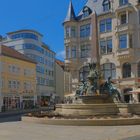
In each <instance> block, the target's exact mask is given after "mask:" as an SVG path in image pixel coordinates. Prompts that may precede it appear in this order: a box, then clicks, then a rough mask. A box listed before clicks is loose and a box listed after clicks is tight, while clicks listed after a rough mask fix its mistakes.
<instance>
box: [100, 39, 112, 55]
mask: <svg viewBox="0 0 140 140" xmlns="http://www.w3.org/2000/svg"><path fill="white" fill-rule="evenodd" d="M111 52H112V38H109V39H107V40H106V41H105V40H103V41H100V53H101V54H108V53H111Z"/></svg>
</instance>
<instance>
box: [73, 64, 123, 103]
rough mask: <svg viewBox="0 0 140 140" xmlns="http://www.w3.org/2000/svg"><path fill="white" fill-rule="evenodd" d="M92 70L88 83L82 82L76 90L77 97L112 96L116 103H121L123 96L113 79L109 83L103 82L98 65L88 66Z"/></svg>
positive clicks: (109, 79)
mask: <svg viewBox="0 0 140 140" xmlns="http://www.w3.org/2000/svg"><path fill="white" fill-rule="evenodd" d="M88 65H89V68H90V72H89V75H88V76H87V81H84V80H82V81H81V83H80V84H79V86H78V88H77V90H76V96H96V95H97V96H98V95H102V94H106V95H108V96H110V97H111V98H112V99H113V101H114V102H121V95H120V93H119V91H118V90H117V88H116V87H115V86H114V85H113V82H112V80H111V77H109V78H108V81H105V82H103V83H102V84H101V83H100V81H101V80H102V78H101V77H102V76H101V73H100V71H99V70H98V69H97V65H96V63H92V64H88Z"/></svg>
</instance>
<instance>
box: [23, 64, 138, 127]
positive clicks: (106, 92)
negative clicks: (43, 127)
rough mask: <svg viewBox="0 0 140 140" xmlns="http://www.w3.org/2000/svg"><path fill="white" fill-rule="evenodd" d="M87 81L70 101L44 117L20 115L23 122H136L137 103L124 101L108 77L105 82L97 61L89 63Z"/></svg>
mask: <svg viewBox="0 0 140 140" xmlns="http://www.w3.org/2000/svg"><path fill="white" fill-rule="evenodd" d="M89 67H90V72H89V75H88V77H87V81H81V83H80V84H79V86H78V88H77V90H76V93H75V99H74V101H73V103H72V104H58V105H56V110H55V111H54V112H51V114H49V115H48V114H46V117H44V118H37V117H32V118H31V117H23V119H22V120H23V121H32V122H37V123H45V124H49V125H88V126H90V125H134V124H135V125H136V124H140V104H125V103H123V102H122V100H121V94H120V93H119V91H118V90H117V88H116V87H115V86H114V85H113V82H112V80H111V77H109V78H108V80H107V81H104V80H103V79H102V76H101V72H100V71H99V70H98V69H97V67H96V64H95V63H92V64H89Z"/></svg>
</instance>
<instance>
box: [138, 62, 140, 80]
mask: <svg viewBox="0 0 140 140" xmlns="http://www.w3.org/2000/svg"><path fill="white" fill-rule="evenodd" d="M138 77H140V62H139V63H138Z"/></svg>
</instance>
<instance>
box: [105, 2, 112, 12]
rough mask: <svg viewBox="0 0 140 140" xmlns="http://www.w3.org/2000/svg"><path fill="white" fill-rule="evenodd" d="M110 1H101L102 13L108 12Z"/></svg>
mask: <svg viewBox="0 0 140 140" xmlns="http://www.w3.org/2000/svg"><path fill="white" fill-rule="evenodd" d="M110 6H111V5H110V1H109V0H104V1H103V11H104V12H106V11H109V10H110V8H111V7H110Z"/></svg>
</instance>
